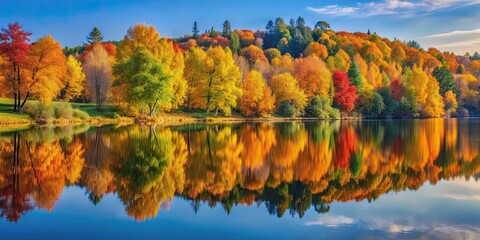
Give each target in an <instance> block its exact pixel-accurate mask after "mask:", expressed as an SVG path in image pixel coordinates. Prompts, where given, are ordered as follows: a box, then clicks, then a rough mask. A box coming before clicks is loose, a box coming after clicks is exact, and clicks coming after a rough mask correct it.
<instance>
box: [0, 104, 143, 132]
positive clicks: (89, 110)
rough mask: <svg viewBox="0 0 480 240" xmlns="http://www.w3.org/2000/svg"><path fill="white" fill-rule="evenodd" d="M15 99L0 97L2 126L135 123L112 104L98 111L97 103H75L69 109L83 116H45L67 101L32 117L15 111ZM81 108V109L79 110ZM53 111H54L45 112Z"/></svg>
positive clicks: (42, 110) (0, 120)
mask: <svg viewBox="0 0 480 240" xmlns="http://www.w3.org/2000/svg"><path fill="white" fill-rule="evenodd" d="M38 103H39V102H37V101H29V102H28V103H27V104H31V105H35V104H38ZM13 104H14V101H13V99H6V98H0V125H2V127H0V129H1V128H12V127H18V126H24V125H27V126H28V125H31V124H36V123H40V124H60V125H62V124H77V123H90V124H115V123H133V122H134V119H133V118H128V117H121V116H119V115H118V114H116V113H115V109H114V108H113V107H111V106H105V107H104V109H102V111H97V108H96V105H95V104H80V103H73V104H71V106H72V108H71V109H70V110H67V112H68V111H72V110H73V111H74V112H76V113H81V114H82V115H83V116H82V117H76V115H75V114H73V116H72V114H71V113H69V114H67V115H69V117H67V118H65V117H59V118H55V117H44V116H43V115H46V116H48V115H50V114H53V113H54V111H57V109H58V108H61V105H62V104H63V105H65V103H61V102H54V103H52V105H51V106H52V107H51V109H38V110H37V111H39V112H41V113H39V116H38V117H32V116H31V115H29V114H27V113H25V112H23V113H17V112H14V111H13ZM26 106H27V105H26ZM77 110H81V111H77ZM44 112H52V113H50V114H49V113H44Z"/></svg>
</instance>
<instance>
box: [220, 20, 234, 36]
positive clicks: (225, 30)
mask: <svg viewBox="0 0 480 240" xmlns="http://www.w3.org/2000/svg"><path fill="white" fill-rule="evenodd" d="M230 34H232V27H231V26H230V22H229V21H228V20H225V22H223V32H222V36H224V37H230Z"/></svg>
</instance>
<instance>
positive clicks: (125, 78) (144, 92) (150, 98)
mask: <svg viewBox="0 0 480 240" xmlns="http://www.w3.org/2000/svg"><path fill="white" fill-rule="evenodd" d="M114 74H115V76H116V77H117V80H116V82H115V84H119V85H121V84H125V86H126V91H125V94H126V96H125V98H126V100H127V101H128V102H130V103H133V104H134V105H136V106H138V107H144V106H147V107H148V110H149V114H150V116H153V115H154V114H155V109H156V108H157V107H158V106H160V107H162V106H164V105H168V104H170V103H171V102H172V101H173V98H174V96H173V81H172V76H169V75H166V74H165V70H164V66H163V65H161V64H160V62H159V61H158V60H157V59H156V58H155V57H154V56H153V55H152V54H151V53H150V52H149V51H147V50H143V49H142V50H140V51H138V52H136V53H135V54H133V56H132V57H131V58H129V59H127V60H123V61H121V62H119V63H118V64H116V65H115V67H114Z"/></svg>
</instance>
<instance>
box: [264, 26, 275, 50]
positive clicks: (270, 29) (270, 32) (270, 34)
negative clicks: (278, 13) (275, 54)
mask: <svg viewBox="0 0 480 240" xmlns="http://www.w3.org/2000/svg"><path fill="white" fill-rule="evenodd" d="M265 30H266V31H265V38H264V39H263V48H264V49H269V48H272V47H275V46H274V45H273V38H274V35H275V25H274V24H273V21H272V20H270V21H268V23H267V26H266V27H265Z"/></svg>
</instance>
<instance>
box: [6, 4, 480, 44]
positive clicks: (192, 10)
mask: <svg viewBox="0 0 480 240" xmlns="http://www.w3.org/2000/svg"><path fill="white" fill-rule="evenodd" d="M479 14H480V0H379V1H373V0H371V1H358V0H344V1H332V0H316V1H315V0H295V1H278V0H277V1H274V0H239V1H227V0H203V1H196V0H182V1H166V0H165V1H151V0H144V1H132V0H84V1H73V0H36V1H34V0H31V1H26V0H16V1H12V0H0V25H1V26H2V27H5V26H6V25H7V24H8V23H9V22H19V23H20V24H21V25H23V26H24V28H25V29H26V30H28V31H30V32H33V33H34V34H33V37H32V38H33V39H36V38H37V37H39V36H43V35H46V34H52V35H53V37H54V38H55V39H57V40H58V41H60V42H61V44H62V45H63V46H75V45H79V44H82V43H83V42H84V41H85V35H86V34H87V33H88V32H89V31H90V30H91V29H92V28H93V27H94V26H97V27H99V28H100V30H101V31H102V32H103V35H104V37H105V40H121V39H122V38H123V36H124V35H125V33H126V31H127V29H128V27H129V26H131V25H133V24H135V23H146V24H151V25H155V26H156V27H157V30H158V31H159V32H160V33H161V35H162V36H168V37H176V36H180V35H185V34H188V33H190V32H191V27H192V23H193V21H198V23H199V26H200V28H201V29H202V30H205V29H207V28H208V29H209V28H211V27H214V28H217V29H221V25H222V23H223V21H224V20H225V19H228V20H229V21H230V22H231V23H232V26H233V27H234V28H239V29H244V28H245V29H254V30H256V29H264V27H265V25H266V23H267V21H268V20H270V19H274V18H276V17H282V18H284V19H285V21H287V22H288V20H289V19H290V18H297V17H298V16H303V17H304V18H305V20H306V21H307V23H308V24H309V25H312V26H313V25H314V24H315V22H317V21H318V20H326V21H328V22H329V23H330V25H331V26H332V28H333V29H334V30H336V31H340V30H345V31H352V32H355V31H362V32H366V31H367V30H368V29H370V30H371V31H372V32H377V33H378V34H380V35H381V36H386V37H390V38H394V37H396V38H399V39H402V40H417V41H418V42H420V43H421V44H422V46H423V47H424V48H428V47H432V46H433V47H437V48H439V49H441V50H448V51H454V52H456V53H457V54H464V53H465V52H467V51H468V52H474V51H480V21H478V17H477V16H479Z"/></svg>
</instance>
